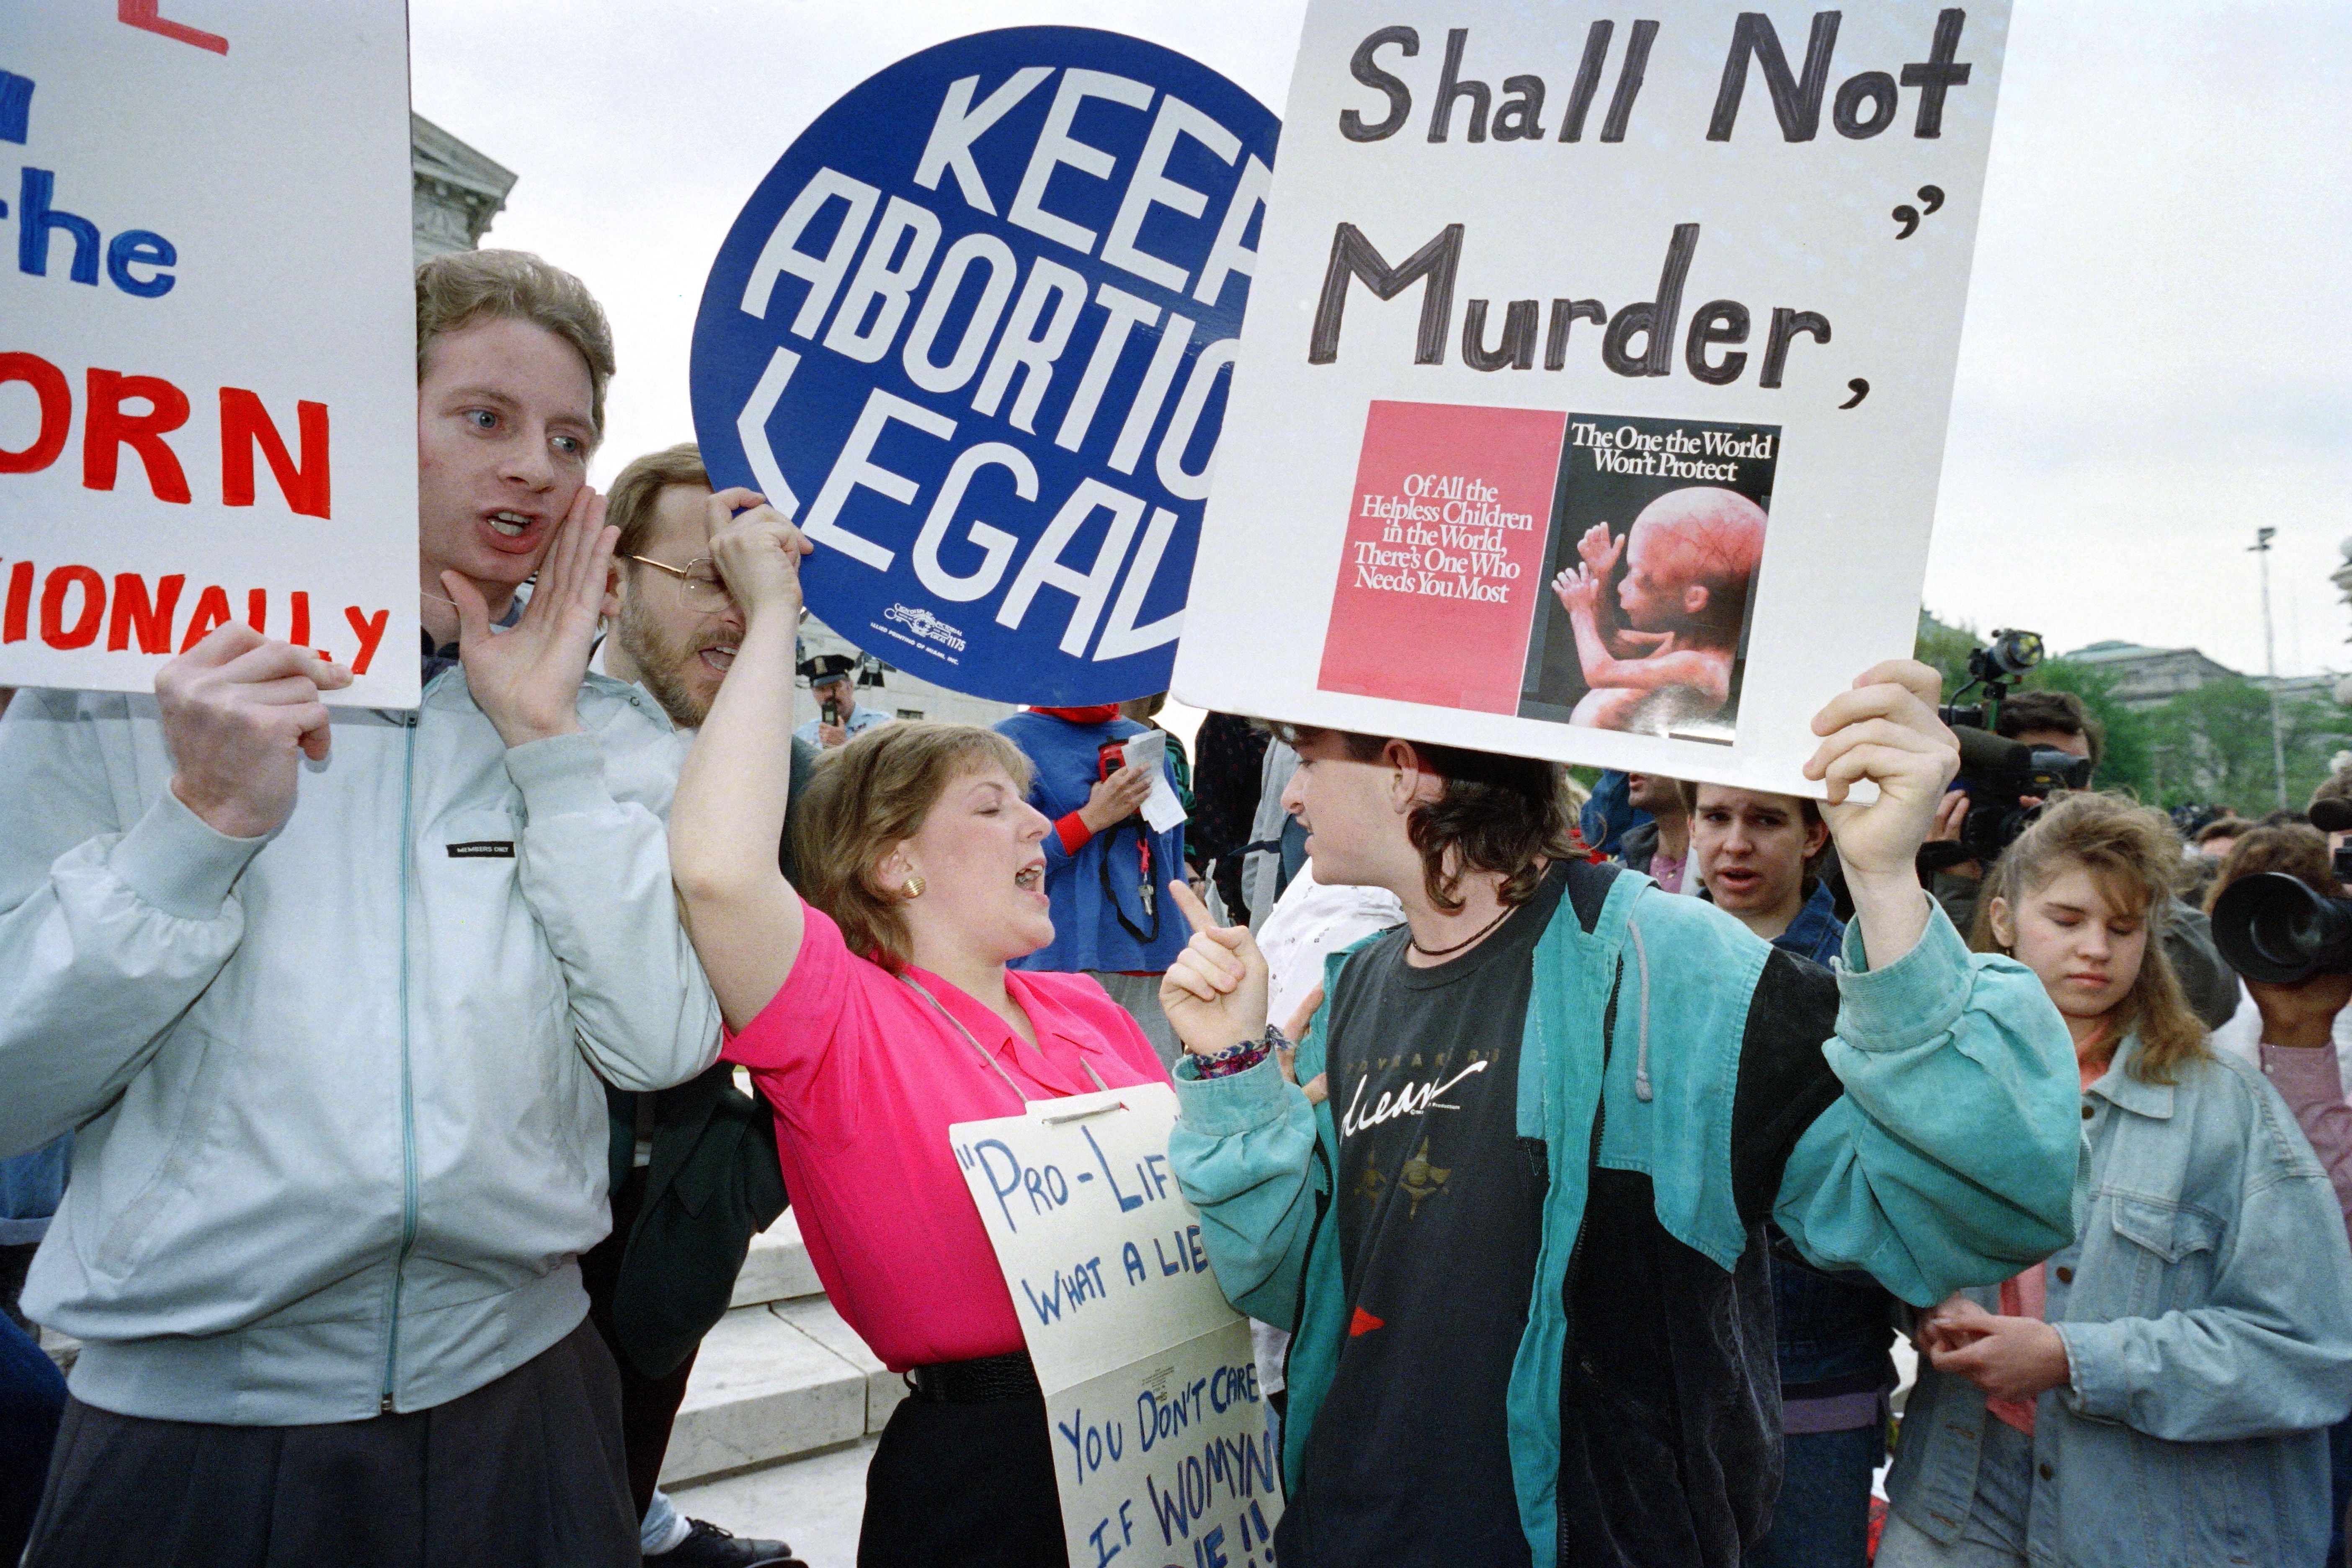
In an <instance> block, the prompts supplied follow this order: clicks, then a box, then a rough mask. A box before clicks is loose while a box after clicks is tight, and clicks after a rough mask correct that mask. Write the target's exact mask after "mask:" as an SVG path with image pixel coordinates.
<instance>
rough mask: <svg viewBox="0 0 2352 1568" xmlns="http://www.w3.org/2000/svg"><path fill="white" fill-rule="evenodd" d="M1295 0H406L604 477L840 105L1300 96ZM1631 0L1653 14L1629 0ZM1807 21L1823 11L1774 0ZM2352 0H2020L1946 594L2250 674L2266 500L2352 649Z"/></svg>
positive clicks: (1945, 517) (2309, 604)
mask: <svg viewBox="0 0 2352 1568" xmlns="http://www.w3.org/2000/svg"><path fill="white" fill-rule="evenodd" d="M1304 9H1305V7H1304V4H1303V0H1173V3H1155V0H1092V3H1090V4H1084V5H1080V4H1075V3H1070V0H986V3H967V4H956V3H953V0H734V3H730V0H703V3H700V4H696V5H657V4H651V3H646V0H639V3H636V4H628V3H624V0H498V3H496V4H485V3H484V0H409V16H410V27H411V29H412V40H413V42H412V56H413V61H414V64H413V73H414V93H415V105H416V108H417V110H418V111H419V112H420V113H422V114H424V115H425V117H426V118H428V119H430V120H433V121H436V122H437V123H438V124H440V125H442V126H444V127H445V128H446V129H447V130H449V131H451V132H455V133H456V134H457V135H458V136H460V137H463V138H464V139H465V140H467V142H472V143H473V144H474V145H475V146H476V147H478V148H479V149H481V151H483V152H484V153H488V155H489V156H491V157H493V158H496V159H497V160H499V162H500V163H504V164H506V165H507V166H508V167H509V168H510V169H513V170H514V171H515V172H516V173H517V174H519V175H520V181H519V183H518V184H517V185H516V187H515V190H514V194H513V195H512V197H511V198H510V199H509V205H508V210H507V211H506V212H505V213H504V214H502V215H501V216H499V219H498V221H497V223H496V224H495V225H494V226H493V227H492V228H491V231H490V235H489V238H488V242H489V243H491V244H497V245H509V246H517V247H522V248H525V249H530V250H537V251H540V252H541V253H542V254H544V255H546V256H547V257H548V258H550V259H551V260H554V261H556V262H558V263H559V264H561V265H562V266H564V267H567V268H571V269H572V270H573V271H575V272H577V273H579V274H580V275H581V277H583V279H586V280H587V282H588V284H589V285H590V287H591V288H593V289H594V290H595V292H596V294H597V296H598V297H599V298H600V299H601V300H604V305H605V307H606V309H607V310H610V311H611V313H612V316H613V321H614V330H615V332H616V334H617V337H618V340H619V349H620V361H621V374H620V376H619V377H618V378H617V379H616V380H615V382H614V388H613V396H612V405H611V408H612V430H611V436H610V438H609V440H608V441H607V443H606V445H605V448H604V457H603V459H602V460H601V461H600V464H599V474H598V477H599V479H605V478H609V477H610V474H611V472H612V470H613V469H614V468H616V467H617V466H618V465H619V463H621V462H623V461H625V460H626V459H627V458H629V457H630V456H633V455H635V453H638V452H641V451H644V450H646V449H647V448H649V447H658V446H666V445H667V444H669V443H670V442H672V441H677V440H682V439H685V438H687V437H689V436H690V435H691V434H692V421H691V417H690V416H689V413H688V402H687V347H688V337H689V335H690V333H691V331H692V327H693V321H694V312H695V309H696V305H697V303H698V300H699V299H700V296H701V291H702V281H703V277H704V275H705V273H706V271H707V270H708V268H709V264H710V258H711V257H712V256H713V255H714V254H716V252H717V250H718V248H719V241H720V240H721V238H722V237H724V236H725V234H726V232H727V229H728V226H730V224H731V223H732V222H733V220H734V217H735V214H736V212H737V210H738V209H739V208H740V206H741V205H742V203H743V200H744V198H745V197H746V196H747V195H750V193H751V189H752V187H753V186H754V185H755V184H757V183H758V181H759V179H760V177H761V175H762V174H765V173H766V171H767V169H768V167H769V165H770V164H772V163H773V162H774V161H775V159H776V158H777V156H778V155H779V154H780V153H782V151H783V150H784V148H785V147H786V146H787V145H788V144H789V143H790V142H791V141H792V139H793V136H795V135H796V134H798V133H799V132H800V131H801V130H802V128H803V127H804V126H805V125H806V124H807V123H808V121H810V120H812V119H813V118H814V116H815V115H816V114H817V112H818V111H819V110H822V109H823V108H824V106H825V105H826V104H827V103H829V102H831V101H832V100H834V99H835V98H836V97H838V96H839V95H840V94H841V93H842V92H844V91H845V90H846V89H849V88H850V87H852V86H854V85H855V84H856V83H857V82H858V81H860V80H861V79H864V78H866V76H869V75H871V74H872V73H873V72H875V71H876V70H878V69H880V68H882V67H883V66H886V65H887V64H889V63H890V62H891V61H892V60H895V59H898V58H900V57H902V56H904V55H908V54H910V53H912V52H914V51H915V50H917V49H919V48H923V47H927V46H929V45H931V44H934V43H937V42H939V41H940V40H941V39H945V38H950V37H956V36H958V35H960V34H963V33H968V32H974V31H978V30H980V29H982V28H986V27H997V26H1018V25H1022V24H1026V23H1045V22H1056V23H1068V24H1076V25H1082V26H1096V27H1106V28H1110V29H1114V30H1117V31H1120V32H1127V33H1132V34H1136V35H1138V36H1139V37H1147V38H1150V39H1153V40H1154V41H1156V42H1159V43H1161V44H1164V45H1167V46H1168V47H1171V48H1175V49H1180V50H1181V51H1183V52H1184V53H1186V54H1189V55H1191V56H1192V57H1193V58H1196V59H1199V60H1202V61H1203V62H1204V63H1206V64H1208V65H1211V66H1213V67H1215V68H1217V69H1219V70H1221V71H1223V73H1224V74H1225V75H1226V76H1228V77H1230V78H1232V79H1234V81H1236V82H1238V83H1240V84H1241V85H1242V86H1243V87H1244V88H1246V89H1249V90H1250V91H1252V92H1254V93H1255V94H1256V95H1257V96H1258V97H1259V98H1260V99H1261V100H1263V101H1265V103H1266V104H1268V105H1269V106H1271V107H1272V108H1274V109H1275V110H1276V111H1277V112H1279V111H1280V110H1281V108H1282V103H1283V99H1284V96H1285V94H1286V89H1287V85H1288V80H1289V71H1290V57H1291V53H1292V50H1293V48H1294V47H1295V46H1296V43H1297V32H1298V22H1299V17H1300V16H1301V15H1302V14H1303V12H1304ZM1636 9H1638V7H1636ZM1774 9H1775V11H1776V14H1777V13H1778V12H1781V11H1788V12H1790V16H1791V17H1794V18H1800V19H1796V20H1793V21H1791V20H1790V18H1783V20H1784V23H1785V24H1787V25H1784V26H1783V27H1782V31H1783V33H1784V34H1786V33H1789V32H1790V26H1793V27H1794V29H1795V33H1794V36H1797V37H1801V36H1802V33H1803V24H1802V21H1801V16H1802V15H1803V14H1804V12H1805V11H1806V10H1807V9H1809V8H1794V7H1790V6H1788V5H1785V4H1784V5H1778V6H1776V7H1774ZM2345 22H2346V10H2345V7H2344V5H2343V0H2277V3H2270V4H2256V3H2252V0H2243V3H2240V4H2230V5H2221V4H2194V3H2191V0H2164V3H2163V4H2161V5H2148V4H2147V3H2145V0H2019V4H2018V5H2017V8H2016V16H2015V20H2014V23H2013V25H2012V28H2011V38H2010V48H2009V58H2008V66H2007V79H2006V81H2005V83H2004V85H2003V89H2002V92H2001V101H2000V120H1999V122H1998V129H1997V131H1996V132H1995V137H1994V143H1993V153H1992V167H1991V172H1990V176H1989V179H1988V185H1987V191H1986V196H1985V205H1984V216H1983V221H1982V226H1981V228H1980V230H1979V237H1978V241H1977V264H1976V275H1975V281H1974V285H1973V288H1972V289H1971V293H1970V297H1969V319H1968V331H1967V336H1966V338H1965V340H1964V342H1963V344H1962V348H1961V353H1960V370H1959V385H1958V395H1957V397H1956V400H1955V405H1954V411H1953V416H1952V428H1951V437H1950V445H1949V447H1948V453H1947V457H1946V459H1945V468H1944V487H1943V492H1942V497H1941V500H1940V503H1939V507H1938V521H1937V531H1936V541H1935V547H1934V551H1933V554H1932V556H1931V559H1930V563H1929V567H1928V574H1927V605H1928V607H1929V608H1931V609H1933V610H1935V611H1936V612H1937V614H1939V615H1941V616H1944V617H1945V618H1947V619H1960V620H1968V621H1972V622H1974V623H1975V624H1976V625H1977V626H1979V628H1980V629H1990V627H1992V626H2027V627H2031V628H2033V629H2036V630H2039V631H2042V632H2043V633H2045V634H2046V635H2047V636H2048V637H2050V639H2051V642H2052V645H2053V647H2056V648H2059V649H2068V648H2073V647H2079V646H2081V645H2082V644H2084V643H2087V642H2092V641H2095V640H2097V639H2100V638H2105V637H2120V638H2125V639H2127V640H2130V641H2134V642H2143V643H2148V644H2152V645H2156V646H2165V647H2169V646H2179V645H2193V646H2195V647H2201V648H2203V649H2204V650H2205V651H2206V652H2207V653H2208V654H2210V655H2211V656H2213V657H2214V658H2219V659H2221V661H2222V662H2224V663H2226V664H2230V665H2232V666H2234V667H2236V668H2241V669H2247V670H2254V671H2259V670H2260V669H2261V668H2262V661H2263V630H2262V614H2261V602H2260V588H2259V581H2258V579H2257V576H2256V567H2255V557H2254V556H2252V555H2251V554H2249V553H2247V552H2246V550H2245V546H2247V545H2248V544H2250V543H2252V539H2253V531H2254V529H2255V528H2256V527H2257V526H2258V525H2268V526H2272V527H2275V528H2276V529H2277V530H2278V531H2279V534H2278V541H2277V550H2276V553H2275V554H2274V555H2273V593H2274V595H2276V611H2277V626H2278V661H2279V668H2280V669H2281V671H2282V672H2283V673H2300V672H2304V671H2307V670H2312V669H2317V668H2337V669H2342V668H2347V667H2352V649H2347V647H2345V640H2346V634H2347V631H2352V616H2347V611H2346V610H2345V609H2344V608H2343V606H2341V605H2338V604H2337V603H2336V590H2335V589H2334V588H2333V586H2332V585H2330V584H2329V583H2328V582H2327V580H2326V578H2327V574H2328V573H2329V572H2330V571H2331V570H2333V569H2334V567H2335V566H2336V564H2337V563H2338V560H2339V556H2338V552H2337V546H2338V542H2339V541H2340V540H2341V539H2343V538H2344V537H2345V536H2346V535H2347V534H2352V508H2347V506H2346V504H2345V497H2346V495H2347V477H2346V475H2347V458H2352V426H2347V413H2352V364H2347V362H2346V357H2345V356H2346V353H2347V347H2346V344H2347V333H2346V331H2345V330H2344V325H2343V316H2344V313H2345V312H2344V309H2343V300H2344V297H2345V296H2344V289H2345V287H2346V282H2347V254H2352V182H2347V175H2352V107H2348V106H2347V105H2352V91H2347V89H2352V27H2347V26H2346V25H2345Z"/></svg>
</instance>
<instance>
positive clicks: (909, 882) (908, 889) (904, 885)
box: [898, 877, 929, 899]
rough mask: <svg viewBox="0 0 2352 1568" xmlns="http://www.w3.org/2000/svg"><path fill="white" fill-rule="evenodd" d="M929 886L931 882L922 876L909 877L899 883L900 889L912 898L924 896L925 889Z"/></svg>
mask: <svg viewBox="0 0 2352 1568" xmlns="http://www.w3.org/2000/svg"><path fill="white" fill-rule="evenodd" d="M928 886H929V883H927V882H925V881H924V880H923V879H921V878H920V877H909V878H908V879H906V880H905V881H904V882H901V883H900V884H899V885H898V890H899V891H900V892H901V893H904V894H905V895H906V896H907V897H908V898H910V899H919V898H921V897H922V896H923V889H925V888H926V887H928Z"/></svg>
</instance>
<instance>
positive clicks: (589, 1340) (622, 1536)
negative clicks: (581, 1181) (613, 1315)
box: [26, 1323, 642, 1568]
mask: <svg viewBox="0 0 2352 1568" xmlns="http://www.w3.org/2000/svg"><path fill="white" fill-rule="evenodd" d="M628 1508H629V1503H628V1490H627V1476H626V1473H625V1470H624V1468H623V1466H622V1459H621V1397H620V1389H619V1388H618V1386H617V1385H616V1384H615V1383H614V1375H613V1358H612V1357H611V1356H610V1355H608V1354H607V1353H605V1350H604V1342H603V1341H602V1340H600V1339H598V1338H597V1336H596V1334H595V1331H593V1330H592V1329H590V1328H589V1327H588V1325H587V1324H585V1323H583V1324H581V1325H580V1327H579V1328H577V1329H575V1330H573V1331H572V1332H571V1333H570V1334H569V1335H567V1336H565V1337H564V1338H563V1339H562V1340H561V1341H559V1342H556V1343H555V1344H554V1345H553V1346H551V1347H550V1348H549V1349H547V1350H546V1351H543V1352H541V1353H540V1354H539V1355H537V1356H534V1357H533V1358H532V1359H530V1361H528V1362H525V1363H523V1364H522V1365H521V1366H519V1367H517V1368H516V1369H515V1370H514V1371H512V1372H510V1373H507V1374H506V1375H505V1376H504V1377H501V1378H499V1379H498V1380H497V1381H496V1382H493V1383H489V1384H484V1385H483V1386H482V1387H480V1388H478V1389H476V1390H474V1392H473V1393H471V1394H466V1395H464V1396H462V1397H460V1398H457V1399H453V1400H451V1401H450V1402H449V1403H448V1404H446V1405H438V1406H436V1407H435V1408H434V1409H431V1410H419V1411H415V1412H412V1413H410V1414H408V1415H379V1416H376V1417H374V1418H373V1419H372V1420H367V1421H345V1422H334V1423H329V1424H326V1425H323V1426H212V1425H208V1424H205V1423H199V1422H194V1421H155V1420H150V1419H147V1418H145V1417H142V1416H136V1415H115V1414H113V1413H111V1412H110V1411H105V1410H100V1409H97V1408H95V1407H93V1406H91V1405H84V1404H83V1403H81V1401H79V1400H78V1399H77V1400H71V1401H69V1402H68V1404H67V1405H66V1412H65V1420H64V1423H63V1425H62V1426H60V1428H59V1430H58V1444H57V1452H56V1454H55V1455H54V1456H53V1457H52V1458H51V1459H50V1462H49V1478H48V1486H47V1490H46V1491H45V1492H44V1493H43V1495H42V1499H41V1514H40V1518H39V1519H38V1520H37V1521H35V1523H34V1527H33V1544H32V1552H31V1554H30V1555H29V1556H28V1557H27V1558H26V1568H121V1565H122V1564H124V1563H138V1564H140V1565H141V1568H324V1565H326V1564H332V1565H333V1568H524V1565H529V1568H638V1563H640V1562H641V1561H642V1559H641V1557H640V1555H639V1552H638V1551H637V1526H636V1521H635V1520H634V1519H632V1518H631V1517H630V1515H629V1511H628Z"/></svg>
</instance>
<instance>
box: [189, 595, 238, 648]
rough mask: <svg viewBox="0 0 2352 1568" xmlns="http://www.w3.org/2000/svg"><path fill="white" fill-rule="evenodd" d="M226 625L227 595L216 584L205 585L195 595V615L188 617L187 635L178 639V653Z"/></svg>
mask: <svg viewBox="0 0 2352 1568" xmlns="http://www.w3.org/2000/svg"><path fill="white" fill-rule="evenodd" d="M226 625H228V594H227V592H226V590H225V589H223V588H221V587H220V586H218V585H217V584H212V585H207V586H206V587H205V591H204V592H203V593H201V594H199V595H196V609H195V613H194V615H192V616H189V617H188V635H187V636H186V637H182V638H181V639H180V651H181V652H182V653H185V652H187V651H188V650H189V649H190V648H192V647H195V646H196V645H197V644H198V643H200V642H202V641H204V640H205V638H206V637H210V636H212V635H213V633H215V632H216V631H218V630H219V629H220V628H221V627H223V626H226Z"/></svg>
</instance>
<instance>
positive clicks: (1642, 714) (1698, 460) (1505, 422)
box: [1320, 402, 1780, 743]
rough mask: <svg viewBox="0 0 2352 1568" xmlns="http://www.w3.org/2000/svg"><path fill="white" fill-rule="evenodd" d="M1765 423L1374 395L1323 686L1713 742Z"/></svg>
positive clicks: (1745, 594)
mask: <svg viewBox="0 0 2352 1568" xmlns="http://www.w3.org/2000/svg"><path fill="white" fill-rule="evenodd" d="M1779 447H1780V431H1779V429H1778V428H1777V427H1774V426H1754V425H1730V424H1721V423H1715V422H1709V421H1702V420H1691V419H1657V418H1636V417H1620V416H1605V415H1592V414H1557V413H1550V412H1547V411H1544V410H1539V409H1523V408H1476V407H1467V406H1462V405H1432V404H1406V403H1386V402H1375V403H1374V404H1373V405H1371V407H1370V410H1369V412H1368V414H1367V416H1366V420H1365V434H1364V444H1363V447H1362V452H1361V456H1360V460H1359V466H1358V471H1357V482H1356V487H1355V492H1354V498H1353V501H1352V504H1351V508H1350V515H1349V531H1348V536H1347V541H1346V544H1345V547H1344V550H1343V553H1342V555H1341V559H1340V565H1339V583H1338V584H1337V585H1336V592H1335V595H1334V597H1333V602H1332V611H1331V619H1330V625H1329V627H1328V631H1327V633H1326V636H1325V639H1324V650H1323V665H1322V671H1321V677H1320V685H1321V686H1322V688H1323V689H1325V690H1328V691H1347V692H1355V693H1360V694H1361V695H1365V696H1372V697H1386V698H1392V699H1397V700H1403V701H1409V702H1423V703H1428V704H1431V705H1433V706H1439V707H1447V708H1455V709H1469V710H1478V711H1485V712H1491V713H1507V714H1511V715H1514V716H1516V717H1518V718H1523V719H1540V720H1546V721H1550V722H1553V723H1561V724H1575V725H1581V726H1584V727H1586V728H1589V729H1596V730H1621V731H1633V732H1636V733H1641V734H1651V735H1663V736H1667V737H1670V738H1673V739H1676V740H1688V741H1700V742H1720V743H1727V742H1729V741H1730V740H1731V738H1732V734H1733V730H1734V726H1735V723H1736V721H1737V719H1738V709H1739V685H1740V677H1741V674H1742V666H1743V662H1744V657H1745V652H1746V647H1747V637H1748V624H1749V620H1750V617H1751V613H1752V610H1753V607H1754V605H1753V591H1752V590H1753V584H1754V582H1755V578H1756V574H1757V569H1758V567H1759V564H1760V563H1761V562H1762V560H1763V554H1764V536H1765V530H1766V522H1767V517H1768V513H1769V510H1770V506H1771V500H1772V475H1773V470H1774V468H1775V467H1776V466H1777V463H1778V459H1779ZM1408 649H1409V650H1410V652H1409V654H1408V653H1401V652H1400V650H1408Z"/></svg>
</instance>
